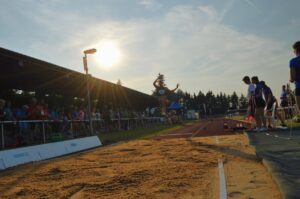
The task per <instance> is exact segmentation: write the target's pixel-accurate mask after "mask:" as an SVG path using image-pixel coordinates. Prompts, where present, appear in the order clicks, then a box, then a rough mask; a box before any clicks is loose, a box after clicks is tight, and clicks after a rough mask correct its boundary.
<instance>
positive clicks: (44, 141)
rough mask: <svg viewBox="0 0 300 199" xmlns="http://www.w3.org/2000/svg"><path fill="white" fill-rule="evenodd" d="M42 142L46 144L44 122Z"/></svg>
mask: <svg viewBox="0 0 300 199" xmlns="http://www.w3.org/2000/svg"><path fill="white" fill-rule="evenodd" d="M42 125H43V141H44V143H46V132H45V122H44V121H43V124H42Z"/></svg>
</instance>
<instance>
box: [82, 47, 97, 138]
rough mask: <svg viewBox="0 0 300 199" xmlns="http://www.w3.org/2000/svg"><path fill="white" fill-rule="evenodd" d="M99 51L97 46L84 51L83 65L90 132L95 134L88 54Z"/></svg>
mask: <svg viewBox="0 0 300 199" xmlns="http://www.w3.org/2000/svg"><path fill="white" fill-rule="evenodd" d="M95 52H97V50H96V49H95V48H92V49H88V50H85V51H83V53H84V57H83V66H84V70H85V74H86V88H87V101H88V114H89V126H90V133H91V135H94V131H93V121H92V112H91V96H90V84H89V69H88V64H87V56H86V55H87V54H94V53H95Z"/></svg>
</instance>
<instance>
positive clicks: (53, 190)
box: [0, 124, 281, 199]
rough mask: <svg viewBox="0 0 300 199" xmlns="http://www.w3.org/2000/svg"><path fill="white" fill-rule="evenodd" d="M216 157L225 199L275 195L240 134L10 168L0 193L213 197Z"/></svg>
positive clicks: (141, 144)
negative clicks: (220, 166)
mask: <svg viewBox="0 0 300 199" xmlns="http://www.w3.org/2000/svg"><path fill="white" fill-rule="evenodd" d="M195 125H198V124H195ZM213 126H214V125H213ZM196 130H197V129H196ZM199 132H200V131H199ZM186 133H190V132H186ZM217 140H218V142H217ZM219 159H222V160H223V161H224V168H225V176H226V184H227V192H228V198H248V199H250V198H262V199H266V198H268V199H269V198H270V199H273V198H274V199H277V198H281V197H280V193H279V191H278V188H277V186H276V184H275V183H274V181H273V180H272V178H271V176H270V175H269V174H268V172H267V170H266V169H265V167H264V166H263V165H262V164H261V163H260V162H259V161H258V160H257V159H256V156H255V151H254V149H253V148H252V147H250V146H249V145H248V140H247V137H246V136H245V135H243V134H238V135H222V136H218V137H216V136H210V137H193V138H191V137H184V138H174V139H151V140H137V141H130V142H127V143H122V144H118V145H115V146H109V147H102V148H98V149H94V150H92V151H86V152H83V153H80V154H73V155H71V156H66V157H61V158H57V159H53V160H48V161H44V162H40V163H32V164H28V165H24V166H20V167H16V168H13V169H10V170H8V171H4V172H1V173H0V196H1V198H72V199H79V198H186V199H191V198H203V199H214V198H219V177H218V160H219Z"/></svg>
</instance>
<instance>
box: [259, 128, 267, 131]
mask: <svg viewBox="0 0 300 199" xmlns="http://www.w3.org/2000/svg"><path fill="white" fill-rule="evenodd" d="M267 130H268V129H267V128H265V127H262V128H260V129H259V131H260V132H263V131H267Z"/></svg>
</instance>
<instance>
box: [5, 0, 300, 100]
mask: <svg viewBox="0 0 300 199" xmlns="http://www.w3.org/2000/svg"><path fill="white" fill-rule="evenodd" d="M0 2H1V6H0V27H1V28H0V47H3V48H6V49H9V50H13V51H16V52H19V53H22V54H25V55H28V56H32V57H35V58H38V59H42V60H45V61H48V62H51V63H54V64H57V65H60V66H63V67H66V68H70V69H72V70H76V71H79V72H84V71H83V66H82V56H83V51H84V50H86V49H89V48H96V49H97V51H98V52H97V54H95V55H88V64H89V69H90V71H89V72H90V73H91V74H92V76H94V77H97V78H101V79H104V80H107V81H110V82H113V83H116V82H117V80H118V79H120V80H121V82H122V84H123V85H124V86H126V87H129V88H132V89H135V90H138V91H141V92H144V93H147V94H151V93H152V90H154V88H153V85H152V83H153V81H154V79H155V78H156V77H157V75H158V73H162V74H164V75H165V78H166V84H167V86H168V87H169V88H170V89H173V88H174V87H175V86H176V84H177V83H179V84H180V89H182V90H183V91H188V92H190V93H193V92H195V93H198V92H199V90H201V91H202V92H204V93H206V92H207V91H209V90H212V91H213V92H214V93H219V92H225V93H227V94H230V93H232V92H233V91H236V92H237V93H239V94H240V93H246V89H247V88H246V85H244V84H243V83H242V81H241V79H242V78H243V76H245V75H248V76H250V77H251V76H254V75H256V76H258V77H259V78H260V79H261V80H264V81H265V82H266V83H267V84H268V85H269V86H270V87H271V88H272V90H273V92H274V93H275V94H276V95H277V96H278V95H279V93H280V90H281V85H283V84H286V83H287V82H288V74H289V60H290V59H291V58H292V57H294V55H293V53H292V48H291V46H292V45H293V43H295V42H296V41H298V40H300V35H299V30H300V12H299V8H300V1H299V0H184V1H183V0H160V1H159V0H89V1H86V0H0ZM110 52H112V53H110ZM100 56H102V58H99V57H100ZM103 57H104V58H103ZM105 57H108V58H109V59H114V61H113V62H109V63H110V65H109V67H108V66H107V63H106V65H105V62H103V60H102V61H101V59H105ZM104 61H105V60H104ZM108 61H109V60H108ZM110 61H111V60H110Z"/></svg>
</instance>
